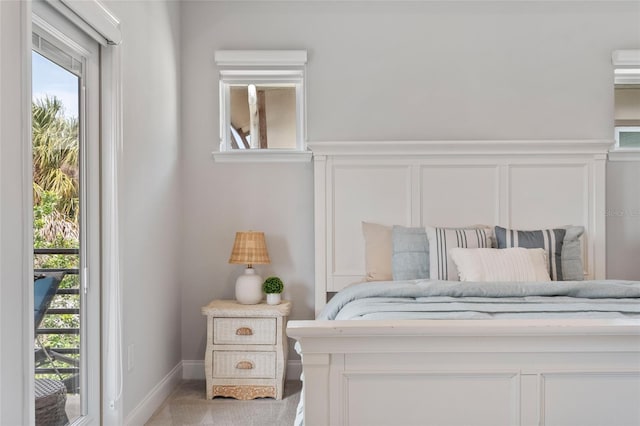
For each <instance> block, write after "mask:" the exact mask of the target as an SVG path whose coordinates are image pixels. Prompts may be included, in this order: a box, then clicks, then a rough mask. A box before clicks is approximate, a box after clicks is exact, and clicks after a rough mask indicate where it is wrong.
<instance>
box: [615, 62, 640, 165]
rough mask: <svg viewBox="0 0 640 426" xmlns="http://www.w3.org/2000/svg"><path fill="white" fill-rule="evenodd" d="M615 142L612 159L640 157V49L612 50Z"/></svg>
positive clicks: (639, 158) (634, 158)
mask: <svg viewBox="0 0 640 426" xmlns="http://www.w3.org/2000/svg"><path fill="white" fill-rule="evenodd" d="M613 65H614V85H615V90H614V93H615V95H614V104H615V107H614V116H615V146H614V148H613V149H612V150H611V152H610V153H609V159H610V160H633V161H636V160H640V50H617V51H615V52H614V53H613Z"/></svg>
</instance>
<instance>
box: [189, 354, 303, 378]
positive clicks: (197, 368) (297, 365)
mask: <svg viewBox="0 0 640 426" xmlns="http://www.w3.org/2000/svg"><path fill="white" fill-rule="evenodd" d="M301 374H302V362H301V361H300V360H297V359H293V360H292V359H290V360H288V361H287V374H286V377H285V380H300V375H301ZM205 378H206V376H205V372H204V360H201V359H183V360H182V379H183V380H205Z"/></svg>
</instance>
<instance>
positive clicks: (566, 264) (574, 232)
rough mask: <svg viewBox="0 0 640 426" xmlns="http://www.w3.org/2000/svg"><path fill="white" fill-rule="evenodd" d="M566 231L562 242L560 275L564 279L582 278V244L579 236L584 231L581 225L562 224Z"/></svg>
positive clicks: (577, 279) (579, 279)
mask: <svg viewBox="0 0 640 426" xmlns="http://www.w3.org/2000/svg"><path fill="white" fill-rule="evenodd" d="M563 228H564V229H565V231H566V233H565V235H564V243H563V244H562V275H563V276H564V279H565V281H582V280H584V267H583V265H582V244H581V243H580V237H581V236H582V234H583V233H584V227H583V226H563Z"/></svg>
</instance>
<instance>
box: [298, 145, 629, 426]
mask: <svg viewBox="0 0 640 426" xmlns="http://www.w3.org/2000/svg"><path fill="white" fill-rule="evenodd" d="M609 146H610V141H600V140H561V141H446V142H434V141H428V142H370V143H369V142H324V143H320V142H318V143H312V144H310V147H311V149H312V150H313V152H314V174H315V184H314V185H315V188H314V200H315V217H314V219H315V253H316V254H315V256H316V259H315V267H316V269H315V301H316V314H317V319H316V320H312V321H290V322H289V324H288V327H287V334H288V335H289V336H290V337H292V338H294V339H296V340H297V347H298V348H299V350H300V352H301V355H302V365H303V376H304V382H303V383H304V385H303V396H302V398H301V403H302V405H301V412H302V411H303V416H304V424H305V425H307V426H314V425H516V424H518V425H534V424H535V425H542V424H544V425H562V426H567V425H637V424H640V404H639V403H638V401H640V320H639V319H638V306H639V303H638V302H639V301H640V299H638V291H639V285H640V284H638V283H635V282H614V281H607V280H604V279H605V276H606V271H605V198H604V190H605V161H606V153H607V150H608V148H609ZM363 222H365V223H377V224H386V225H392V224H393V225H398V226H404V227H413V228H420V227H428V226H437V227H452V228H453V227H461V226H472V225H473V226H478V225H476V224H487V225H489V227H491V228H493V229H495V228H494V226H496V225H497V226H499V227H504V228H506V229H520V230H531V229H545V228H556V227H563V229H568V228H567V227H566V226H564V225H571V226H574V227H579V228H580V229H582V231H583V232H581V233H580V237H579V238H578V239H577V240H576V241H577V244H578V245H577V247H578V250H579V260H580V269H581V271H579V272H577V274H578V275H579V277H575V276H574V277H573V279H575V281H573V280H572V281H563V282H559V281H557V282H542V283H541V282H528V283H513V284H511V283H510V284H509V286H497V288H496V285H494V284H491V283H476V282H473V281H471V282H465V283H458V284H455V283H451V282H449V281H447V280H434V279H420V280H408V281H402V282H398V281H377V282H368V283H367V282H365V283H363V284H355V285H354V283H358V282H363V281H367V279H372V278H373V279H376V277H372V275H375V274H376V273H377V272H379V271H375V270H373V271H372V268H371V265H369V264H367V262H366V261H367V259H366V257H367V256H365V251H366V249H368V246H367V245H366V242H365V241H364V239H363ZM567 232H569V231H567ZM494 237H495V235H494ZM574 248H575V247H574ZM431 254H433V253H430V255H431ZM394 255H395V253H394ZM559 259H560V258H559ZM558 262H560V260H558ZM562 262H564V258H563V259H562ZM560 264H562V266H563V267H565V268H564V269H565V272H566V271H568V270H569V269H570V268H569V267H567V265H568V264H564V263H558V265H560ZM432 268H433V265H432ZM559 268H560V266H558V269H559ZM574 269H575V268H574ZM432 270H433V269H432ZM551 272H552V274H553V273H555V272H554V271H551ZM556 272H558V271H556ZM572 273H573V274H574V275H575V274H576V271H575V270H573V271H572ZM583 279H584V281H582V280H583ZM489 288H493V290H491V291H494V290H495V291H497V292H498V293H497V295H496V294H494V293H492V292H491V291H489V290H488V289H489ZM540 292H542V294H540ZM545 292H546V293H545ZM424 302H428V303H424ZM514 305H518V306H520V307H522V308H523V309H521V310H518V311H516V312H514V310H513V309H512V307H513V306H514ZM418 306H419V307H418ZM594 306H595V307H594ZM407 314H409V315H407ZM409 318H410V319H409ZM436 318H437V319H436ZM299 420H302V418H299Z"/></svg>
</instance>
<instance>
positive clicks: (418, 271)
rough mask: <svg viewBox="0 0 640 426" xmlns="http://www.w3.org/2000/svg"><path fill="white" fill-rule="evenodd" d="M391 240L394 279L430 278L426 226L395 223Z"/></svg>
mask: <svg viewBox="0 0 640 426" xmlns="http://www.w3.org/2000/svg"><path fill="white" fill-rule="evenodd" d="M391 242H392V256H391V272H392V275H393V279H394V281H399V280H416V279H421V278H429V240H428V239H427V232H426V231H425V229H424V228H409V227H405V226H399V225H394V226H393V229H392V231H391Z"/></svg>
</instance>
